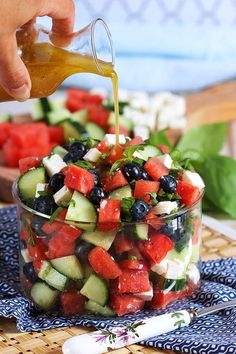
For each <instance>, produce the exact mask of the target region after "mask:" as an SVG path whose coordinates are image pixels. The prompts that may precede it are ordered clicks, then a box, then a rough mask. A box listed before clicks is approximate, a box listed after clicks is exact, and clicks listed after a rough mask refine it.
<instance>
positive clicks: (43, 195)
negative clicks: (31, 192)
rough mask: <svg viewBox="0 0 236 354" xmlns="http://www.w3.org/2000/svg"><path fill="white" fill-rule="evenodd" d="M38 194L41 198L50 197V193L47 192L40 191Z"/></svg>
mask: <svg viewBox="0 0 236 354" xmlns="http://www.w3.org/2000/svg"><path fill="white" fill-rule="evenodd" d="M38 194H39V195H40V197H45V196H46V195H48V193H47V192H45V191H39V192H38Z"/></svg>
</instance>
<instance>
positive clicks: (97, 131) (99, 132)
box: [85, 122, 105, 140]
mask: <svg viewBox="0 0 236 354" xmlns="http://www.w3.org/2000/svg"><path fill="white" fill-rule="evenodd" d="M85 129H86V130H87V132H88V136H89V138H92V139H97V140H102V139H103V138H104V136H105V131H104V130H103V129H102V128H101V127H99V125H97V124H96V123H93V122H88V123H87V124H86V125H85Z"/></svg>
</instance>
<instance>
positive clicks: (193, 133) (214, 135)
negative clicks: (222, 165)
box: [176, 123, 227, 159]
mask: <svg viewBox="0 0 236 354" xmlns="http://www.w3.org/2000/svg"><path fill="white" fill-rule="evenodd" d="M226 136H227V124H226V123H216V124H206V125H201V126H198V127H194V128H192V129H190V130H189V131H187V132H186V133H185V134H184V135H183V137H182V138H181V139H180V141H179V142H178V144H177V146H176V149H177V150H179V151H181V152H182V153H183V155H184V157H190V158H193V154H194V151H196V153H197V152H202V153H204V154H205V155H214V154H217V153H218V152H219V151H220V150H221V148H222V147H223V145H224V143H225V140H226ZM194 156H195V155H194ZM194 158H195V157H194ZM196 159H198V156H196Z"/></svg>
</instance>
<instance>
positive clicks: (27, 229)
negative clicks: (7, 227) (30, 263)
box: [22, 214, 35, 247]
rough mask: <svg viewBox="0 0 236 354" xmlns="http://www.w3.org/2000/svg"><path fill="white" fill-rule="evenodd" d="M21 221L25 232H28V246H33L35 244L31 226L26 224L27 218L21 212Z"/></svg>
mask: <svg viewBox="0 0 236 354" xmlns="http://www.w3.org/2000/svg"><path fill="white" fill-rule="evenodd" d="M22 222H23V225H24V227H25V230H26V232H27V234H28V236H29V239H28V244H29V245H30V246H32V247H34V246H35V242H34V237H33V234H32V231H31V228H30V226H29V224H28V221H27V219H26V217H25V215H24V214H22Z"/></svg>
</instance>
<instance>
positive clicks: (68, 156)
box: [63, 152, 73, 163]
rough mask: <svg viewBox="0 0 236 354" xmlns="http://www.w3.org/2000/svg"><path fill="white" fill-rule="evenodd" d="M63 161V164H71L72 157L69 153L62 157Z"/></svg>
mask: <svg viewBox="0 0 236 354" xmlns="http://www.w3.org/2000/svg"><path fill="white" fill-rule="evenodd" d="M63 161H64V162H65V163H72V162H73V160H72V156H71V154H70V153H69V152H68V153H67V154H66V155H65V156H64V157H63Z"/></svg>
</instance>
